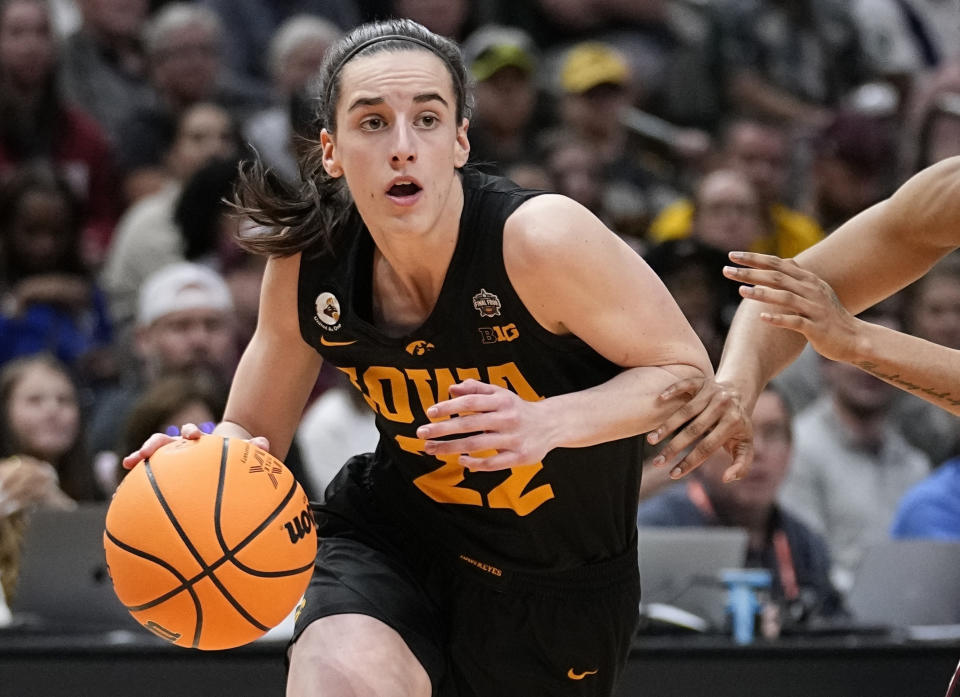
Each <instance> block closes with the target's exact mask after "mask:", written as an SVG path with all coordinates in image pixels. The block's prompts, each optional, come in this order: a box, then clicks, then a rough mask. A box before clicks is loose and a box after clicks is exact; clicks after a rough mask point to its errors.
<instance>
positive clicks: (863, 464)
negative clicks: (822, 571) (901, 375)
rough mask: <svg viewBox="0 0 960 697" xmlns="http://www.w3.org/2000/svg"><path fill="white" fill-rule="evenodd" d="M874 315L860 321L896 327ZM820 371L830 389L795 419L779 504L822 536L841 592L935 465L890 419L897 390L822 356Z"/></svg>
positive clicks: (833, 576) (862, 316) (834, 577)
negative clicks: (900, 504)
mask: <svg viewBox="0 0 960 697" xmlns="http://www.w3.org/2000/svg"><path fill="white" fill-rule="evenodd" d="M882 308H883V305H881V306H880V307H879V308H878V311H882ZM869 314H870V313H864V314H862V315H860V317H861V319H865V320H867V321H871V322H873V323H875V324H879V325H882V326H886V327H889V328H891V329H895V330H896V329H899V327H898V326H897V322H896V321H895V320H894V318H893V317H892V316H890V315H881V314H873V315H872V316H868V315H869ZM820 367H821V370H822V376H823V382H824V388H825V391H824V393H823V395H822V396H821V397H820V398H819V399H817V400H816V401H814V402H813V403H812V404H811V405H810V406H809V407H807V408H806V409H805V410H804V411H802V412H801V413H800V414H798V416H797V419H796V423H795V424H794V434H795V436H796V441H795V446H794V460H793V465H792V467H791V471H790V474H789V475H788V477H787V480H786V482H785V483H784V487H783V490H782V493H781V500H782V502H783V503H784V505H786V506H787V507H789V508H790V509H791V510H793V511H795V512H796V513H797V514H798V515H799V516H800V517H801V518H802V519H803V520H804V521H805V522H807V523H808V524H810V525H811V526H812V527H814V528H815V529H816V530H818V531H820V532H822V533H823V535H824V537H825V538H826V539H827V543H828V545H829V547H830V552H831V555H832V557H833V569H832V573H831V576H832V579H833V582H834V584H835V585H836V586H837V588H838V589H839V590H840V591H841V592H844V591H848V590H849V589H850V587H851V586H852V583H853V573H854V571H855V569H856V568H857V564H858V563H859V561H860V558H861V555H862V553H863V551H864V549H866V547H868V546H869V545H871V544H873V543H876V542H879V541H882V540H885V539H886V538H887V537H888V535H889V532H888V531H889V530H890V523H891V521H892V520H893V516H894V513H895V511H896V509H897V504H898V502H899V500H900V498H901V497H902V496H903V494H904V493H905V492H906V491H907V490H908V489H909V488H910V487H911V486H912V485H914V484H915V483H917V482H918V481H919V480H920V479H922V478H923V477H924V476H925V475H926V474H927V473H928V472H929V471H930V460H929V458H928V457H927V456H926V455H925V454H924V453H923V452H922V451H920V450H918V449H916V448H914V447H913V446H911V445H910V444H909V443H908V442H907V441H906V439H905V438H904V436H903V435H902V434H901V431H900V428H899V426H898V425H897V423H896V421H895V420H894V419H893V418H891V417H892V408H893V406H894V403H895V401H896V398H897V396H898V392H897V389H896V388H895V387H893V386H892V385H888V384H887V383H885V382H883V381H882V380H880V379H879V378H876V377H874V376H872V375H869V374H868V373H866V372H864V371H862V370H860V369H859V368H857V367H855V366H853V365H850V364H848V363H841V362H835V361H830V360H828V359H825V358H821V366H820Z"/></svg>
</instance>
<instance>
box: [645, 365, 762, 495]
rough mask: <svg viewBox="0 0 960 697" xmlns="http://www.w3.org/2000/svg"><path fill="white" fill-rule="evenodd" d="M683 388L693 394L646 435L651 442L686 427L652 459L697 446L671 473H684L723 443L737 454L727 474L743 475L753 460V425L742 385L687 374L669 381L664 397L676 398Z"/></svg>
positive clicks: (728, 477)
mask: <svg viewBox="0 0 960 697" xmlns="http://www.w3.org/2000/svg"><path fill="white" fill-rule="evenodd" d="M680 394H688V395H691V398H690V399H689V400H688V401H687V402H686V403H685V404H684V405H683V406H681V407H680V408H679V409H677V410H676V411H675V412H674V413H673V414H671V415H670V416H669V417H667V420H666V421H664V422H663V424H662V425H660V426H659V427H658V428H656V429H654V430H653V431H651V432H650V433H649V434H648V435H647V440H648V442H650V443H659V442H661V441H663V439H664V438H666V437H667V436H669V435H670V434H672V433H674V431H677V429H680V428H681V426H682V427H683V428H682V430H680V431H679V433H676V435H674V436H673V437H672V438H671V439H670V441H669V442H668V443H667V444H666V445H665V446H664V447H663V449H662V450H661V451H660V453H659V454H658V455H657V456H656V457H655V458H654V459H653V465H654V466H655V467H663V466H665V465H667V464H668V463H671V462H673V461H674V460H675V459H676V458H677V457H679V456H680V454H681V453H682V452H684V451H685V450H687V449H688V448H690V447H691V446H693V448H692V449H691V450H690V451H689V452H688V453H687V454H686V456H684V457H683V459H682V460H680V462H678V463H677V464H676V465H675V466H674V467H673V469H671V471H670V477H671V478H673V479H680V478H681V477H683V476H684V475H686V474H687V473H689V472H691V471H693V470H695V469H696V468H697V467H699V466H700V465H701V464H703V462H704V460H706V459H707V458H708V457H709V456H710V455H712V454H713V453H714V452H716V451H717V450H719V449H720V448H723V449H724V450H726V451H727V452H728V453H730V456H731V457H732V458H733V463H732V464H731V465H730V467H728V468H727V470H726V471H725V472H724V474H723V480H724V481H726V482H731V481H734V480H736V479H740V478H741V477H743V476H744V475H745V474H746V473H747V471H748V470H749V468H750V463H751V462H753V426H752V423H751V421H750V417H749V415H748V413H747V410H746V409H745V407H744V405H743V400H742V398H741V395H740V392H739V390H737V389H736V388H735V387H734V386H732V385H729V384H726V383H721V382H717V381H716V380H714V379H713V378H709V379H707V378H687V379H686V380H680V381H679V382H675V383H674V384H673V385H671V386H670V387H668V388H667V389H666V390H664V391H663V393H661V394H660V397H659V399H661V400H663V401H666V400H669V399H675V398H676V396H677V395H680ZM684 424H686V426H684Z"/></svg>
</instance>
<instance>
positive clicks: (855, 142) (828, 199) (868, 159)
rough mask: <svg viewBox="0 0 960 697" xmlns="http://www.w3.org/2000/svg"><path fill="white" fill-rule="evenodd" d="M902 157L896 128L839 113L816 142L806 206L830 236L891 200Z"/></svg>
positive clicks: (879, 120)
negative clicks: (850, 220) (898, 152)
mask: <svg viewBox="0 0 960 697" xmlns="http://www.w3.org/2000/svg"><path fill="white" fill-rule="evenodd" d="M897 163H898V155H897V141H896V133H895V130H894V124H893V123H891V122H890V121H889V120H888V119H886V118H884V117H877V116H872V115H869V114H863V113H858V112H855V111H840V112H837V115H836V116H835V117H834V118H833V119H832V121H831V122H830V123H829V125H827V126H826V128H824V129H823V130H822V131H821V132H820V133H819V135H818V137H817V138H816V141H815V144H814V155H813V163H812V166H811V168H810V184H809V187H808V188H809V200H808V201H807V203H806V204H805V205H804V206H803V207H804V209H805V210H806V212H807V214H808V215H810V216H811V217H812V218H814V219H816V220H817V222H819V223H820V226H821V227H822V228H823V229H824V230H825V231H826V232H828V233H829V232H832V231H833V230H835V229H836V228H837V227H839V226H840V225H841V224H842V223H844V222H846V221H847V220H849V219H850V218H852V217H853V216H855V215H856V214H857V213H859V212H860V211H863V210H865V209H867V208H869V207H870V206H872V205H873V204H874V203H877V202H878V201H881V200H882V199H884V198H886V197H887V196H889V195H890V194H891V193H892V192H893V189H894V188H895V179H894V177H895V176H896V171H897Z"/></svg>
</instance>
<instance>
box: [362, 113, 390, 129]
mask: <svg viewBox="0 0 960 697" xmlns="http://www.w3.org/2000/svg"><path fill="white" fill-rule="evenodd" d="M384 125H385V122H384V120H383V119H382V118H380V117H379V116H369V117H367V118H365V119H364V120H363V121H361V122H360V128H362V129H363V130H365V131H378V130H380V129H381V128H383V127H384Z"/></svg>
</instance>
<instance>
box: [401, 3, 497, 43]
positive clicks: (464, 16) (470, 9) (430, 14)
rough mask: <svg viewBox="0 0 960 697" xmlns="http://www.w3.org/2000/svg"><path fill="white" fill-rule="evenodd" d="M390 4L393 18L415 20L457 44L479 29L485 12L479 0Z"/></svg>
mask: <svg viewBox="0 0 960 697" xmlns="http://www.w3.org/2000/svg"><path fill="white" fill-rule="evenodd" d="M387 5H388V6H389V13H390V15H391V16H393V17H405V18H407V19H412V20H413V21H414V22H419V23H420V24H422V25H423V26H425V27H426V28H427V29H429V30H430V31H432V32H433V33H434V34H439V35H440V36H446V37H448V38H451V39H453V40H454V41H456V42H458V43H462V42H463V40H464V39H465V38H466V37H467V36H469V35H470V33H471V32H473V31H474V29H476V27H477V25H478V22H479V18H480V16H481V15H482V14H483V13H484V12H485V9H484V7H483V3H481V2H478V0H388V2H387Z"/></svg>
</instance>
